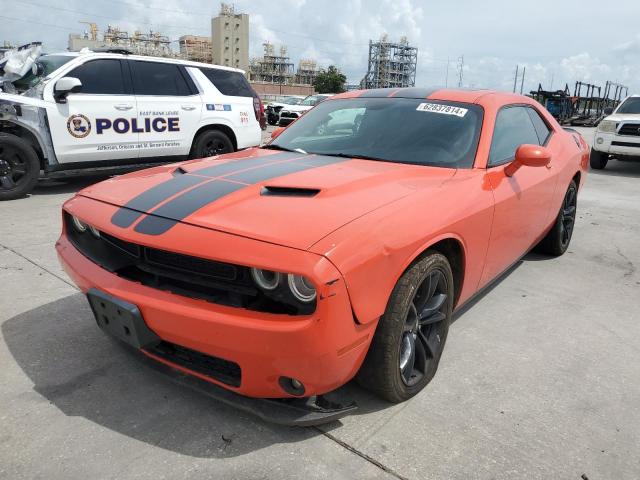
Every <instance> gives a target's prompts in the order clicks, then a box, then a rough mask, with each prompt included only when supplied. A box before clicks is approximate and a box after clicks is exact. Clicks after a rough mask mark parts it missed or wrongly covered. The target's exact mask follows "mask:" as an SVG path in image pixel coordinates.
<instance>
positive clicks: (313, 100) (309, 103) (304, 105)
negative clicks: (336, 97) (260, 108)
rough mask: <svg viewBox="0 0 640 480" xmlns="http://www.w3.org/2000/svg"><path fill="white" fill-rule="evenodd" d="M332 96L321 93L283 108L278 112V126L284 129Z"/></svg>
mask: <svg viewBox="0 0 640 480" xmlns="http://www.w3.org/2000/svg"><path fill="white" fill-rule="evenodd" d="M331 96H333V95H332V94H328V93H322V94H317V95H309V96H308V97H306V98H305V99H304V100H302V101H301V102H300V103H299V104H297V105H290V106H288V107H286V108H283V109H282V110H281V111H280V120H279V121H278V126H280V127H286V126H287V125H289V124H290V123H291V122H293V121H295V120H297V119H298V118H300V117H301V116H302V115H304V114H305V112H308V111H309V110H311V109H312V108H313V107H315V106H316V105H317V104H319V103H320V102H324V101H325V100H326V99H327V98H329V97H331Z"/></svg>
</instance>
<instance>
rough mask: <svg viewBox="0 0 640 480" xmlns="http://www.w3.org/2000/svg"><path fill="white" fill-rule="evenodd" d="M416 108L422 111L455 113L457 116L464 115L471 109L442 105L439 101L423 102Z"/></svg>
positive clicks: (445, 113)
mask: <svg viewBox="0 0 640 480" xmlns="http://www.w3.org/2000/svg"><path fill="white" fill-rule="evenodd" d="M416 110H418V111H420V112H433V113H442V114H443V115H455V116H456V117H464V116H465V115H466V114H467V112H468V111H469V110H468V109H466V108H461V107H453V106H451V105H440V104H438V103H421V104H420V105H418V108H416Z"/></svg>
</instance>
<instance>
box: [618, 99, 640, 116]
mask: <svg viewBox="0 0 640 480" xmlns="http://www.w3.org/2000/svg"><path fill="white" fill-rule="evenodd" d="M616 113H631V114H633V113H638V114H640V97H631V98H627V99H626V100H625V101H624V103H623V104H622V105H620V107H618V111H617V112H616Z"/></svg>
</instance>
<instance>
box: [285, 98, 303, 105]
mask: <svg viewBox="0 0 640 480" xmlns="http://www.w3.org/2000/svg"><path fill="white" fill-rule="evenodd" d="M300 102H302V99H301V98H296V97H287V98H283V99H281V100H280V103H284V104H285V105H298V104H299V103H300Z"/></svg>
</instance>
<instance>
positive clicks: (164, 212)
mask: <svg viewBox="0 0 640 480" xmlns="http://www.w3.org/2000/svg"><path fill="white" fill-rule="evenodd" d="M347 160H349V159H347V158H340V157H330V156H316V155H309V156H308V157H304V158H302V159H301V160H300V161H294V162H283V163H275V164H272V165H265V166H264V167H262V168H256V169H254V170H247V171H245V172H238V173H236V174H233V175H228V176H226V177H225V178H224V179H218V180H212V181H207V182H206V183H203V184H202V185H198V186H197V187H195V188H193V189H192V190H189V191H187V192H185V193H183V194H181V195H178V196H177V197H175V198H173V199H172V200H170V201H168V202H167V203H165V204H164V205H161V206H160V207H158V208H157V209H155V210H153V211H151V212H150V214H149V215H148V216H147V217H145V218H144V219H143V220H142V221H141V222H140V223H138V224H137V225H136V227H135V231H136V232H138V233H144V234H147V235H161V234H163V233H166V232H167V231H168V230H169V229H170V228H171V227H173V226H174V225H175V224H177V223H178V222H180V221H181V220H183V219H184V218H186V217H188V216H190V215H192V214H193V213H195V212H196V211H198V210H200V209H201V208H202V207H204V206H206V205H208V204H210V203H212V202H215V201H216V200H219V199H220V198H222V197H224V196H226V195H229V194H231V193H233V192H235V191H237V190H240V189H242V188H245V187H248V186H249V185H251V184H256V183H259V182H264V181H267V180H272V179H274V178H278V177H282V176H285V175H290V174H292V173H297V172H303V171H305V170H310V169H313V168H318V167H322V166H325V165H331V164H334V163H339V162H345V161H347ZM226 179H228V180H233V181H235V182H243V183H244V184H243V183H234V182H230V181H225V180H226ZM153 217H162V218H163V221H162V222H160V221H156V220H154V219H153Z"/></svg>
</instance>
